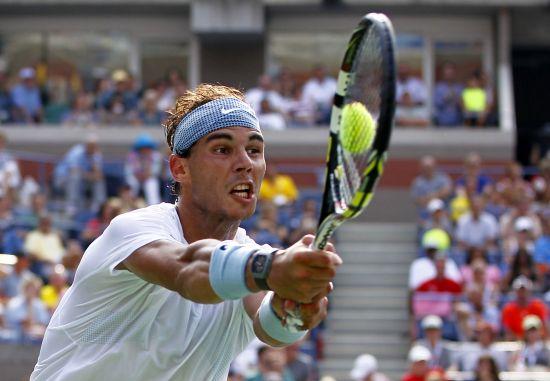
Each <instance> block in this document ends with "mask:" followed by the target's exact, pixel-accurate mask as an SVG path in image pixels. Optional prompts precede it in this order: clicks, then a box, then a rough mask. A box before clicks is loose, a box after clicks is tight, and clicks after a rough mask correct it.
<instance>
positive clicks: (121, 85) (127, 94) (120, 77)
mask: <svg viewBox="0 0 550 381" xmlns="http://www.w3.org/2000/svg"><path fill="white" fill-rule="evenodd" d="M111 80H112V81H113V83H114V84H115V86H114V89H112V90H111V92H110V94H109V96H108V99H107V103H106V104H104V105H103V106H104V107H105V106H107V107H106V108H109V106H108V105H109V104H111V107H113V106H112V105H113V104H114V103H115V102H117V103H118V102H120V104H121V106H122V107H123V108H124V110H128V111H129V110H135V109H136V108H137V106H138V96H137V92H136V91H135V89H134V88H133V86H134V83H133V78H132V76H131V75H130V74H128V72H127V71H125V70H122V69H118V70H115V71H113V73H112V75H111Z"/></svg>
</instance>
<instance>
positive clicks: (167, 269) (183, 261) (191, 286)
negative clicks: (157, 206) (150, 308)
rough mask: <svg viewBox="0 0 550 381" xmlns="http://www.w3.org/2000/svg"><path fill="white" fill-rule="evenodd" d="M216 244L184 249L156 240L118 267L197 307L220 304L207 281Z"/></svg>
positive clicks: (210, 242)
mask: <svg viewBox="0 0 550 381" xmlns="http://www.w3.org/2000/svg"><path fill="white" fill-rule="evenodd" d="M218 244H219V241H217V240H213V239H206V240H200V241H197V242H193V243H192V244H191V245H188V246H185V245H182V244H179V243H177V242H173V241H168V240H158V241H154V242H151V243H149V244H147V245H144V246H142V247H140V248H139V249H138V250H136V251H134V252H133V253H132V254H131V255H130V256H129V257H128V258H126V259H125V260H124V261H123V262H122V264H123V266H124V268H125V269H126V270H128V271H131V272H133V273H134V274H136V275H137V276H139V277H140V278H142V279H144V280H145V281H147V282H151V283H154V284H158V285H160V286H163V287H165V288H167V289H169V290H172V291H176V292H177V293H179V294H180V295H181V296H182V297H184V298H186V299H188V300H191V301H194V302H197V303H206V304H210V303H219V302H221V301H222V300H221V299H220V298H219V296H218V295H216V293H215V292H214V290H213V289H212V286H211V285H210V280H209V273H208V272H209V266H210V257H211V254H212V251H213V250H214V248H215V247H216V246H217V245H218Z"/></svg>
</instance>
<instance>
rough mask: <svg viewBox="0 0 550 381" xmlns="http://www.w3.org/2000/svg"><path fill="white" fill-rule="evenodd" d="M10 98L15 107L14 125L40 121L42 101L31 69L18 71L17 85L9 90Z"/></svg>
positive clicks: (26, 68) (25, 68) (33, 71)
mask: <svg viewBox="0 0 550 381" xmlns="http://www.w3.org/2000/svg"><path fill="white" fill-rule="evenodd" d="M11 98H12V100H13V103H14V105H15V109H14V114H13V115H14V121H15V122H16V123H29V124H33V123H40V122H41V121H42V117H43V107H42V100H41V98H40V89H39V88H38V85H37V84H36V73H35V70H34V69H33V68H31V67H24V68H22V69H21V70H19V83H18V84H16V85H15V86H14V87H13V88H12V89H11Z"/></svg>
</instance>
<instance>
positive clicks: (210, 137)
mask: <svg viewBox="0 0 550 381" xmlns="http://www.w3.org/2000/svg"><path fill="white" fill-rule="evenodd" d="M217 139H227V140H233V136H231V134H228V133H227V132H212V133H211V134H210V135H208V136H207V137H206V142H211V141H212V140H217Z"/></svg>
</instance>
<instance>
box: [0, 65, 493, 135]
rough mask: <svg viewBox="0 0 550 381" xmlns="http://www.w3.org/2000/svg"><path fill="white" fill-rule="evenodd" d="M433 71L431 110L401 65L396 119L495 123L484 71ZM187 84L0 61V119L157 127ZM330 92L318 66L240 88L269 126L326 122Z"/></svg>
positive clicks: (413, 123)
mask: <svg viewBox="0 0 550 381" xmlns="http://www.w3.org/2000/svg"><path fill="white" fill-rule="evenodd" d="M438 77H439V80H437V81H436V84H435V87H434V89H433V101H432V105H431V106H432V107H431V109H430V108H429V107H430V105H429V102H428V94H429V92H428V89H427V87H426V84H425V82H424V81H423V80H422V79H421V78H420V76H419V75H418V73H417V72H416V71H414V70H413V69H411V67H409V66H408V65H407V64H400V65H399V69H398V80H397V94H396V98H397V99H396V100H397V109H396V118H395V120H396V124H397V125H399V126H406V127H426V126H429V125H436V126H445V127H453V126H463V125H467V126H471V127H482V126H486V125H496V117H495V115H496V114H495V102H494V99H495V96H494V89H493V88H492V86H491V84H490V83H489V81H488V79H487V77H486V76H485V75H484V74H483V73H481V72H477V71H476V72H474V73H472V74H471V76H470V77H469V79H468V80H467V81H459V80H458V79H457V70H456V67H455V65H454V64H453V63H450V62H447V63H445V64H443V65H442V67H441V69H440V75H439V76H438ZM186 90H187V85H186V82H185V80H184V78H183V75H182V73H181V72H180V71H179V70H175V69H174V70H170V71H168V73H167V74H166V75H165V77H164V78H162V79H159V80H157V81H155V82H153V83H149V84H146V85H141V84H139V83H138V81H136V79H135V78H134V77H133V76H132V75H131V74H130V73H128V72H127V71H125V70H121V69H119V70H115V71H113V72H112V73H111V74H110V75H103V76H99V77H97V78H96V79H95V82H94V83H89V84H88V83H86V81H84V80H82V78H80V76H79V75H78V74H75V73H72V75H65V76H60V75H52V76H51V77H50V76H48V73H47V68H46V67H45V65H40V64H39V65H37V67H24V68H22V69H20V70H19V72H18V73H14V74H12V75H11V76H8V75H7V73H6V71H5V70H4V69H3V68H2V67H0V124H10V123H12V124H36V123H49V124H62V125H66V126H92V125H117V126H140V125H151V126H158V125H159V124H160V123H161V122H162V121H163V120H164V118H165V117H166V116H167V110H169V109H170V107H171V106H172V105H173V104H174V100H175V99H176V98H177V97H178V96H179V95H180V94H182V93H183V92H185V91H186ZM335 91H336V80H335V78H333V77H332V76H330V75H328V74H327V70H326V69H325V68H324V67H322V66H317V67H315V68H314V69H312V71H311V73H310V74H309V75H307V76H304V75H303V74H300V75H299V74H297V73H293V72H291V71H290V70H288V69H285V68H283V69H282V70H281V71H280V72H279V73H278V74H277V75H267V74H264V75H261V76H260V77H259V78H258V82H257V85H256V86H254V87H253V88H251V89H249V90H248V91H246V100H247V101H248V102H249V103H250V104H251V105H252V107H253V108H254V110H255V111H256V113H257V114H258V117H259V119H260V124H261V125H262V127H263V128H264V129H267V130H283V129H285V128H293V127H309V126H317V125H321V126H325V125H328V124H329V121H330V110H331V105H332V99H333V96H334V93H335Z"/></svg>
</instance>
